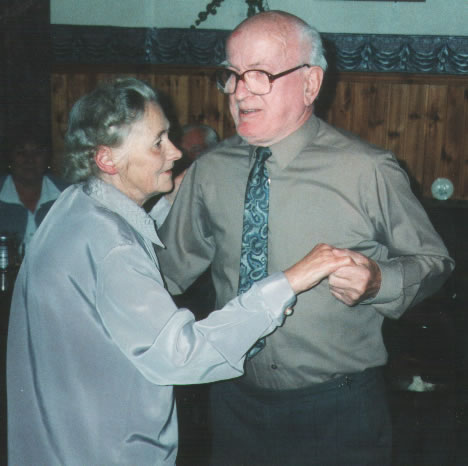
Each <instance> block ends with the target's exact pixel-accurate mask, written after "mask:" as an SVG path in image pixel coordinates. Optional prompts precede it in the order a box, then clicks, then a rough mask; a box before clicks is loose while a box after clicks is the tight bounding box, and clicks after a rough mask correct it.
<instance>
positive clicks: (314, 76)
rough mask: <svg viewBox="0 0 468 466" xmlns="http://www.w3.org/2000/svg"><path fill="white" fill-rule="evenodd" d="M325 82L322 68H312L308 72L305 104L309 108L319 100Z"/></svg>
mask: <svg viewBox="0 0 468 466" xmlns="http://www.w3.org/2000/svg"><path fill="white" fill-rule="evenodd" d="M322 81H323V69H322V68H320V66H311V67H310V68H308V69H307V70H306V79H305V85H304V103H305V104H306V105H307V106H309V105H312V104H313V103H314V100H315V99H316V98H317V96H318V94H319V92H320V88H321V87H322Z"/></svg>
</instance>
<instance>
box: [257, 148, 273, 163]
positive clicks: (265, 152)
mask: <svg viewBox="0 0 468 466" xmlns="http://www.w3.org/2000/svg"><path fill="white" fill-rule="evenodd" d="M270 155H271V150H270V148H269V147H257V150H256V157H257V160H258V162H259V163H263V162H265V160H266V159H268V157H270Z"/></svg>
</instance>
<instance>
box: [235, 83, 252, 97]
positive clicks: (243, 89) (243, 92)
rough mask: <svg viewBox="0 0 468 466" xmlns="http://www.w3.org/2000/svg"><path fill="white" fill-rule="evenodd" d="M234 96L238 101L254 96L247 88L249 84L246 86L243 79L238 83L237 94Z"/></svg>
mask: <svg viewBox="0 0 468 466" xmlns="http://www.w3.org/2000/svg"><path fill="white" fill-rule="evenodd" d="M234 95H235V97H236V99H237V100H242V99H243V98H245V97H246V96H248V95H252V93H251V92H250V91H249V89H248V88H247V84H245V81H244V80H243V79H239V80H238V81H237V87H236V92H235V93H234Z"/></svg>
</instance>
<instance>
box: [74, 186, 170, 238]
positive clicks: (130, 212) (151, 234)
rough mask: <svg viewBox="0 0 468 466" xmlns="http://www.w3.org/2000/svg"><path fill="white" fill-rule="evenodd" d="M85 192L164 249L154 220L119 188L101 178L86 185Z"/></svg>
mask: <svg viewBox="0 0 468 466" xmlns="http://www.w3.org/2000/svg"><path fill="white" fill-rule="evenodd" d="M83 190H84V192H85V193H86V194H88V196H90V197H92V198H93V199H95V200H97V201H98V202H100V203H101V204H102V205H104V207H106V208H107V209H109V210H110V211H112V212H115V213H116V214H118V215H120V216H121V217H122V218H123V219H124V220H125V221H127V222H128V223H129V224H130V225H131V226H132V227H133V228H134V229H135V230H136V231H137V232H138V233H139V234H141V235H142V236H143V237H145V238H147V239H148V240H150V241H151V242H152V243H154V244H157V245H158V246H161V247H164V246H163V244H162V242H161V240H160V239H159V237H158V235H157V233H156V229H155V225H154V220H153V219H152V218H151V217H150V216H149V215H148V214H147V213H146V212H145V210H144V209H143V208H142V207H140V206H139V205H138V204H136V203H135V202H134V201H132V200H131V199H130V198H128V197H127V196H126V195H125V194H123V193H122V192H121V191H119V190H118V189H117V188H114V186H112V185H110V184H109V183H106V182H104V181H102V180H100V179H99V178H95V177H92V178H90V179H89V180H88V181H87V182H86V183H85V184H84V187H83Z"/></svg>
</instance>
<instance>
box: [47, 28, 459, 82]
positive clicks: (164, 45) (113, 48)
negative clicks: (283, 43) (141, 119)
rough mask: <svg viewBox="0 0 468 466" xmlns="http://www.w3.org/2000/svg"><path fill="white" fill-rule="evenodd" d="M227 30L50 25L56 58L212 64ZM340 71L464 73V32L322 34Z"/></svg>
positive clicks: (66, 60) (221, 53)
mask: <svg viewBox="0 0 468 466" xmlns="http://www.w3.org/2000/svg"><path fill="white" fill-rule="evenodd" d="M229 32H230V31H227V30H215V29H177V28H161V29H157V28H120V27H107V26H106V27H104V26H99V27H94V26H69V25H52V43H53V57H54V61H55V63H70V64H72V63H76V64H78V63H82V64H174V65H194V66H200V65H202V66H211V65H212V66H214V65H217V64H219V63H220V62H221V61H222V60H223V59H224V53H225V49H224V43H225V40H226V37H227V36H228V34H229ZM322 36H323V39H324V43H325V47H326V50H327V57H328V60H329V62H330V66H331V68H334V69H336V70H338V71H369V72H379V73H381V72H386V73H387V72H397V73H402V72H403V73H431V74H468V37H465V36H411V35H381V34H329V33H323V34H322Z"/></svg>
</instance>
